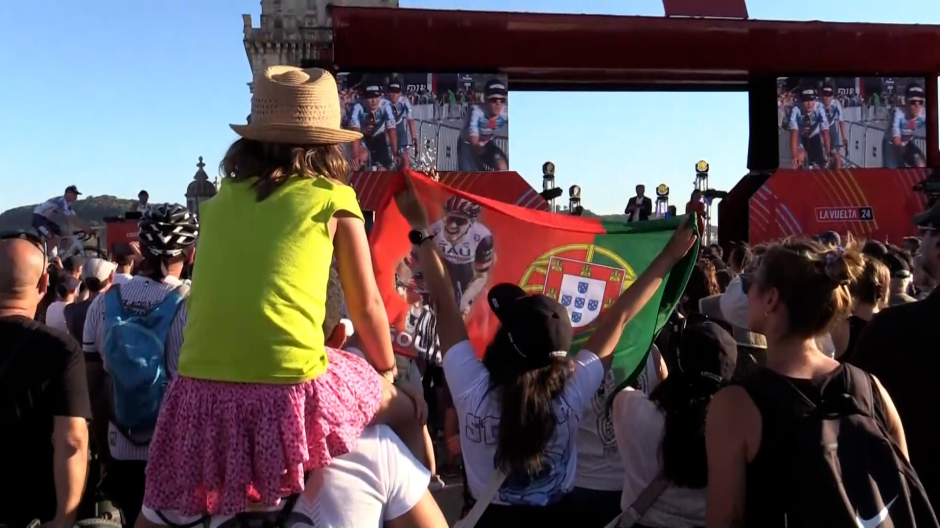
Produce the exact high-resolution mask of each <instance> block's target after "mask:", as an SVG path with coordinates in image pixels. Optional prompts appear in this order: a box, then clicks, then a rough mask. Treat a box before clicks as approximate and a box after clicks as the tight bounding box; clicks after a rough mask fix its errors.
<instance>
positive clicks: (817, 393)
mask: <svg viewBox="0 0 940 528" xmlns="http://www.w3.org/2000/svg"><path fill="white" fill-rule="evenodd" d="M846 368H847V367H845V366H840V367H839V368H837V369H835V370H833V371H832V372H830V373H829V374H827V375H826V376H824V377H822V378H819V379H815V380H807V379H796V378H790V377H786V376H781V375H780V374H777V373H776V372H773V371H771V370H769V369H767V368H760V369H758V370H757V371H756V372H755V373H754V375H752V376H751V377H750V378H749V379H748V380H747V382H744V383H742V384H743V385H744V386H745V388H747V385H748V384H749V383H756V384H760V380H761V379H762V377H764V376H778V377H784V378H786V379H787V380H788V381H789V382H790V383H792V384H793V385H794V386H796V388H797V389H798V390H799V391H800V392H801V393H803V395H804V396H805V397H806V398H807V399H809V400H810V401H812V402H814V403H818V402H819V401H820V400H821V399H822V394H823V390H824V388H826V387H827V385H829V384H830V383H835V384H842V385H845V387H844V388H843V390H848V385H847V381H846V377H847V376H846V375H847V373H846V372H844V371H845V369H846ZM764 379H766V378H764ZM827 392H828V391H827ZM748 394H749V395H750V396H751V399H752V400H754V404H755V405H756V406H757V409H758V411H759V412H760V413H761V444H760V447H759V448H758V451H757V455H755V456H754V460H752V461H751V462H750V463H748V464H747V470H746V482H747V491H746V500H745V514H744V515H745V517H744V518H745V526H747V527H755V528H784V527H785V526H786V524H785V519H782V518H779V519H778V518H771V517H773V514H771V513H770V512H774V511H777V510H778V508H777V506H778V505H779V504H780V497H785V496H787V495H788V493H787V490H788V489H791V488H792V487H793V486H798V485H800V483H801V482H802V478H803V476H802V475H794V474H791V473H792V472H788V471H787V468H786V467H784V465H783V464H782V459H783V457H780V456H777V455H776V454H777V453H783V452H787V451H789V450H792V449H793V447H792V446H790V445H787V438H788V436H787V435H786V434H784V433H783V432H782V431H781V428H782V427H785V423H784V420H778V419H775V417H774V414H776V413H773V412H768V411H765V410H764V409H768V408H770V409H772V408H774V407H773V406H774V402H772V401H769V400H768V399H765V398H763V397H761V396H759V393H757V391H753V392H752V391H748ZM873 398H874V404H875V405H874V407H875V415H876V417H877V418H878V419H879V420H880V421H881V423H883V424H886V423H887V412H886V411H885V408H884V402H883V401H882V399H881V394H880V392H879V391H877V390H876V391H874V394H873ZM778 412H779V411H778Z"/></svg>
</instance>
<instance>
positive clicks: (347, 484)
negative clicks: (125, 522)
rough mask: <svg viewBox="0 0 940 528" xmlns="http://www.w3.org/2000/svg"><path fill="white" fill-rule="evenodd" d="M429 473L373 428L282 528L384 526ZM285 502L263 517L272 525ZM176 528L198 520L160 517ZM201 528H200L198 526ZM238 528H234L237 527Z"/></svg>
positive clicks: (411, 501)
mask: <svg viewBox="0 0 940 528" xmlns="http://www.w3.org/2000/svg"><path fill="white" fill-rule="evenodd" d="M430 478H431V474H430V472H428V470H427V469H426V468H425V467H424V466H422V465H421V463H420V462H418V461H417V459H415V457H414V456H413V455H412V454H411V452H410V451H408V448H407V447H405V444H403V443H402V441H401V439H399V438H398V436H396V435H395V433H394V432H392V430H391V429H390V428H389V427H388V426H386V425H374V426H370V427H367V428H366V429H365V430H363V431H362V436H360V437H359V442H358V444H357V445H356V447H355V448H354V449H353V450H352V451H350V452H349V453H346V454H345V455H342V456H340V457H337V458H334V459H333V462H332V463H331V464H330V465H329V466H326V467H325V468H322V469H319V470H316V471H314V472H313V473H312V474H311V475H310V477H309V478H308V479H307V489H306V490H304V492H303V493H302V494H301V495H300V497H299V498H298V499H297V502H296V503H295V504H294V508H293V510H292V511H291V514H290V515H289V516H288V517H287V522H286V523H285V524H284V526H285V528H295V527H296V528H301V527H311V526H315V527H316V528H333V527H336V528H340V527H342V528H345V527H352V526H354V527H356V528H360V527H361V528H370V527H374V528H381V526H382V525H383V524H384V523H385V522H386V521H390V520H393V519H397V518H398V517H401V516H402V515H404V514H406V513H408V512H409V511H411V509H412V508H414V507H415V505H416V504H418V501H420V500H421V498H422V497H424V494H425V493H426V492H427V489H428V480H429V479H430ZM283 504H284V501H281V504H280V505H278V506H275V507H273V508H268V509H266V510H262V511H264V512H267V513H268V514H269V515H268V516H267V517H268V518H266V519H264V520H266V521H268V522H273V521H274V520H275V519H276V518H277V514H278V513H279V512H280V510H281V508H282V507H283ZM141 513H142V514H143V515H144V517H146V518H147V520H148V521H150V522H151V523H154V524H157V525H162V523H163V521H162V520H161V519H160V517H159V516H158V515H157V514H156V512H154V511H153V510H151V509H150V508H147V507H146V506H145V507H144V508H143V509H142V511H141ZM160 513H162V514H163V516H164V517H166V518H167V520H168V521H170V522H172V523H174V524H189V523H192V522H194V521H197V520H198V519H200V518H201V517H186V516H181V515H179V514H177V513H175V512H172V511H161V512H160ZM256 515H257V516H261V515H264V514H263V513H261V511H259V512H256V513H253V514H252V517H253V518H252V522H251V525H252V526H260V525H261V523H262V519H260V518H258V517H255V516H256ZM232 518H233V516H232V515H217V516H215V517H213V518H212V521H211V523H210V528H218V527H219V526H221V525H222V524H223V523H226V522H227V521H230V520H231V519H232ZM199 526H202V525H201V524H200V525H199ZM236 526H237V525H236Z"/></svg>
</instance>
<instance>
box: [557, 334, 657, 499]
mask: <svg viewBox="0 0 940 528" xmlns="http://www.w3.org/2000/svg"><path fill="white" fill-rule="evenodd" d="M660 357H661V356H659V355H658V354H654V353H652V352H650V353H649V354H648V355H647V357H646V365H645V367H644V368H643V372H641V373H640V376H639V377H638V378H637V380H636V382H635V383H634V387H635V388H637V389H639V390H641V391H643V392H645V393H646V394H649V393H651V392H653V389H654V388H655V387H656V385H658V384H659V374H658V373H657V372H658V370H659V368H658V367H659V365H658V364H657V363H658V361H659V358H660ZM616 389H617V383H616V382H615V381H614V373H613V372H611V371H609V370H608V371H607V374H605V375H604V382H603V383H601V386H600V387H599V388H598V389H597V392H595V393H594V397H593V398H591V400H590V401H589V402H588V404H587V405H586V406H585V408H584V416H582V417H581V427H580V428H579V429H578V469H577V471H576V473H575V480H574V485H575V486H577V487H579V488H585V489H590V490H602V491H620V490H622V489H623V459H622V458H621V457H620V452H619V451H618V450H617V437H616V435H615V434H614V424H613V421H612V420H611V413H609V412H607V404H608V400H609V398H610V396H611V394H613V392H614V391H615V390H616Z"/></svg>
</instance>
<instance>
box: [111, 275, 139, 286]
mask: <svg viewBox="0 0 940 528" xmlns="http://www.w3.org/2000/svg"><path fill="white" fill-rule="evenodd" d="M133 278H134V276H133V275H131V274H130V273H115V274H114V279H113V280H112V281H111V282H112V284H127V283H128V282H130V280H131V279H133Z"/></svg>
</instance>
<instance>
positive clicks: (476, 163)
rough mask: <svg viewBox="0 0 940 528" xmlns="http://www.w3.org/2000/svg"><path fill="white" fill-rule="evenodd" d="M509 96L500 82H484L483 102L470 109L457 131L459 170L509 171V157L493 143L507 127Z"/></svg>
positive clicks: (495, 80) (494, 80) (496, 80)
mask: <svg viewBox="0 0 940 528" xmlns="http://www.w3.org/2000/svg"><path fill="white" fill-rule="evenodd" d="M508 93H509V92H508V91H507V90H506V83H505V82H503V81H500V80H499V79H490V80H489V81H487V82H486V87H485V88H484V90H483V98H484V99H485V100H486V102H485V103H483V104H481V105H474V106H473V110H472V111H471V112H470V115H469V116H467V120H466V121H464V125H463V130H462V131H461V132H460V144H459V146H458V148H457V165H458V170H460V171H463V172H478V171H486V170H500V171H502V170H509V158H508V156H506V153H505V152H503V151H502V150H501V149H500V148H499V147H497V146H496V143H495V142H494V141H493V139H495V138H496V133H497V132H498V131H500V130H503V129H507V128H508V127H509V109H508V107H507V106H506V103H507V96H508Z"/></svg>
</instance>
